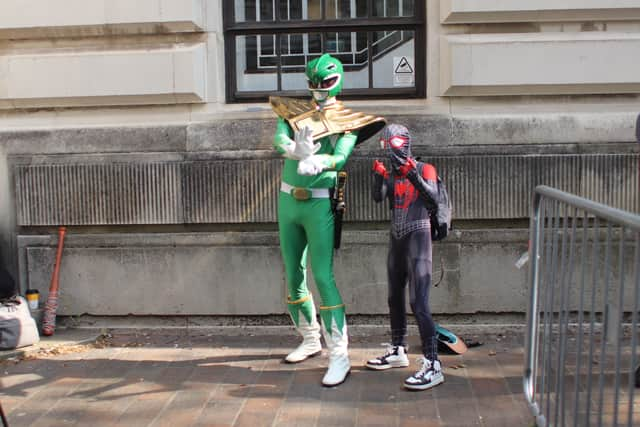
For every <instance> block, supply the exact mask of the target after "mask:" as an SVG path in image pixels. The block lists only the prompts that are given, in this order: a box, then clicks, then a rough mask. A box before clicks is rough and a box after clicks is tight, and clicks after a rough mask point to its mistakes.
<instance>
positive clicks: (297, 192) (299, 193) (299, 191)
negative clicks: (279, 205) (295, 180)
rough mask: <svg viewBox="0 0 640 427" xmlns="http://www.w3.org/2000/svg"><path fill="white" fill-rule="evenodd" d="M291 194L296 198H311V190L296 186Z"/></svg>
mask: <svg viewBox="0 0 640 427" xmlns="http://www.w3.org/2000/svg"><path fill="white" fill-rule="evenodd" d="M291 195H292V196H293V198H294V199H296V200H301V201H302V200H309V199H310V198H311V190H308V189H306V188H300V187H294V188H293V190H291Z"/></svg>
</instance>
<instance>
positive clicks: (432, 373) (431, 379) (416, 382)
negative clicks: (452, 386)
mask: <svg viewBox="0 0 640 427" xmlns="http://www.w3.org/2000/svg"><path fill="white" fill-rule="evenodd" d="M418 363H420V364H422V366H421V367H420V369H419V370H418V372H416V373H415V374H413V375H411V376H410V377H409V378H407V379H406V380H404V386H405V387H406V388H408V389H410V390H427V389H430V388H431V387H435V386H437V385H438V384H442V383H443V382H444V375H443V374H442V366H441V365H440V361H438V360H436V361H434V362H432V361H431V360H429V359H427V358H426V357H421V358H420V359H418Z"/></svg>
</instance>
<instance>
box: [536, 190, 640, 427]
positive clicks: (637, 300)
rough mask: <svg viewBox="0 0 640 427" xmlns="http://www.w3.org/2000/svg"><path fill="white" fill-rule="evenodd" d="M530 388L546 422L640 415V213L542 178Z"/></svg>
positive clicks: (636, 421)
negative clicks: (639, 383)
mask: <svg viewBox="0 0 640 427" xmlns="http://www.w3.org/2000/svg"><path fill="white" fill-rule="evenodd" d="M530 233H531V234H530V237H531V240H530V245H531V247H530V259H531V293H530V300H529V307H528V310H527V334H526V355H525V357H526V360H525V372H524V393H525V396H526V398H527V400H528V403H529V406H530V408H531V410H532V412H533V414H534V416H535V417H536V423H537V425H538V426H602V425H607V426H634V425H640V398H639V397H636V395H637V394H640V393H638V390H636V386H637V384H636V381H637V379H636V376H637V373H636V370H637V367H638V363H639V356H638V344H639V341H638V335H639V331H638V309H639V306H640V215H637V214H633V213H630V212H626V211H622V210H618V209H615V208H612V207H609V206H606V205H602V204H599V203H595V202H593V201H590V200H587V199H584V198H581V197H577V196H574V195H572V194H569V193H565V192H562V191H559V190H557V189H554V188H550V187H546V186H539V187H537V188H536V189H535V191H534V197H533V206H532V215H531V230H530Z"/></svg>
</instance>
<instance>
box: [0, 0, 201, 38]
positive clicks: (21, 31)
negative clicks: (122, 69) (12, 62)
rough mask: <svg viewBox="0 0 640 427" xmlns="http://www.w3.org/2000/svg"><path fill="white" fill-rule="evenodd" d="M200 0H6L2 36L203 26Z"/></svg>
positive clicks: (0, 16) (1, 9)
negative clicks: (56, 0)
mask: <svg viewBox="0 0 640 427" xmlns="http://www.w3.org/2000/svg"><path fill="white" fill-rule="evenodd" d="M203 1H204V0H136V1H128V0H64V3H62V4H59V3H55V2H53V3H52V2H50V1H47V0H4V1H3V2H2V3H0V39H2V38H12V39H16V38H40V37H78V36H81V37H87V36H101V35H109V36H111V35H117V34H140V33H143V34H154V33H156V34H158V33H159V34H162V33H172V32H194V31H202V29H203V27H204V9H203V8H204V5H203Z"/></svg>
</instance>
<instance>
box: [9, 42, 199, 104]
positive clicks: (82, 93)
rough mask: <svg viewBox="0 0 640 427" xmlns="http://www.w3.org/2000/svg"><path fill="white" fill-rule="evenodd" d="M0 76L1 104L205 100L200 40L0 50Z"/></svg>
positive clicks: (186, 101) (191, 101)
mask: <svg viewBox="0 0 640 427" xmlns="http://www.w3.org/2000/svg"><path fill="white" fill-rule="evenodd" d="M0 81H1V82H2V83H1V84H0V108H33V107H62V106H64V107H68V106H98V105H133V104H181V103H194V102H204V98H205V46H204V44H202V43H199V44H196V45H193V46H188V47H180V48H175V49H157V50H144V51H140V50H133V51H116V52H113V51H110V52H75V53H69V52H65V53H57V54H43V55H40V54H29V55H12V56H4V57H0ZM98 82H99V83H98Z"/></svg>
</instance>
